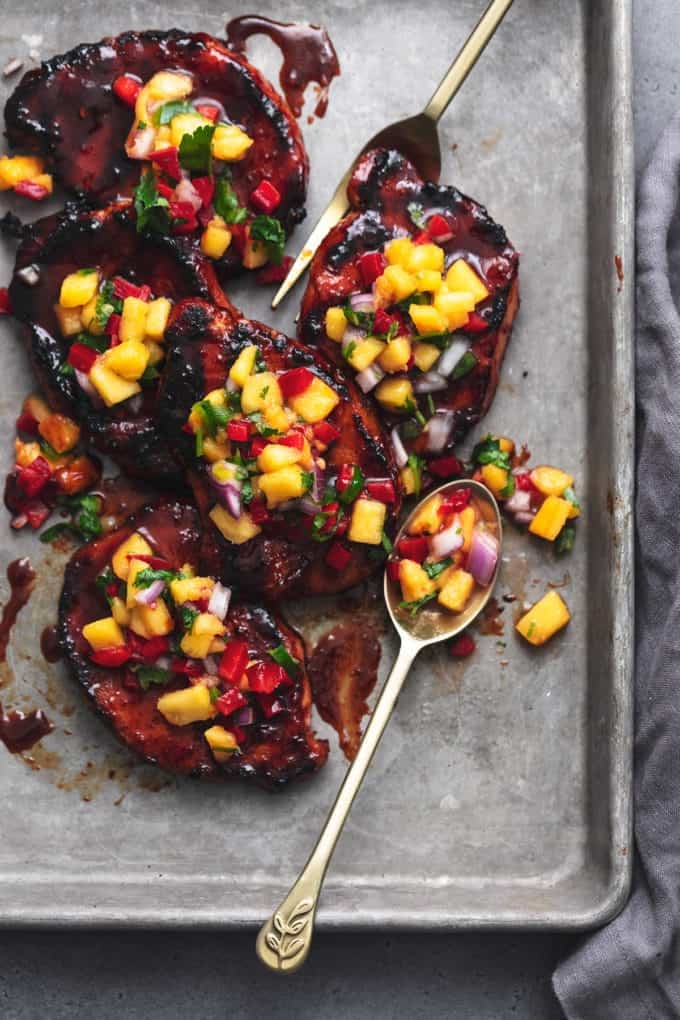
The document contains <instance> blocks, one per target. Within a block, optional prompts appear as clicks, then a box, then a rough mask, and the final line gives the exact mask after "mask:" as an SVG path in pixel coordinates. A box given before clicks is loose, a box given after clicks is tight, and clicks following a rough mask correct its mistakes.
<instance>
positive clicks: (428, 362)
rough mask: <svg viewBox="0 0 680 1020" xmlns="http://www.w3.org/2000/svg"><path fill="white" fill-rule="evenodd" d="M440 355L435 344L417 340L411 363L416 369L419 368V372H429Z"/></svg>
mask: <svg viewBox="0 0 680 1020" xmlns="http://www.w3.org/2000/svg"><path fill="white" fill-rule="evenodd" d="M441 353H442V352H441V351H440V350H439V348H438V347H437V346H436V345H435V344H428V343H425V342H424V341H423V340H419V341H418V343H417V344H416V345H415V347H414V348H413V361H414V362H415V365H416V368H419V369H420V371H421V372H429V371H430V369H431V368H432V366H433V365H434V364H435V362H436V361H438V360H439V357H440V355H441Z"/></svg>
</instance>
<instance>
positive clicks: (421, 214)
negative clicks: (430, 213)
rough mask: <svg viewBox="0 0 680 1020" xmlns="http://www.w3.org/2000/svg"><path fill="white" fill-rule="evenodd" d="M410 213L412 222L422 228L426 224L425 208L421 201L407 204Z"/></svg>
mask: <svg viewBox="0 0 680 1020" xmlns="http://www.w3.org/2000/svg"><path fill="white" fill-rule="evenodd" d="M406 208H407V210H408V214H409V216H410V217H411V222H412V223H415V225H416V226H417V227H418V228H419V229H420V230H422V229H423V227H424V226H425V210H424V209H423V207H422V205H421V204H420V202H409V204H408V205H407V206H406Z"/></svg>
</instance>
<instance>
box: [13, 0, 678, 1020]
mask: <svg viewBox="0 0 680 1020" xmlns="http://www.w3.org/2000/svg"><path fill="white" fill-rule="evenodd" d="M566 2H568V0H566ZM1 6H2V5H1V4H0V7H1ZM678 39H680V4H679V3H678V0H636V3H635V34H634V47H635V76H636V80H635V115H636V130H637V166H638V169H641V168H642V167H643V166H644V164H645V163H646V160H647V158H648V155H649V151H650V149H651V147H652V146H653V145H654V142H655V140H656V138H657V136H658V134H659V132H660V131H661V129H662V128H663V126H664V125H665V124H666V122H667V120H668V119H669V117H670V116H671V114H672V113H673V112H674V111H675V110H676V109H677V107H678V103H679V99H678V93H679V89H680V83H679V80H678V75H677V65H678V62H679V58H678V55H677V54H678V49H677V41H678ZM1 895H2V891H1V890H0V896H1ZM573 944H574V939H573V937H571V936H564V935H554V936H551V935H546V934H536V935H522V936H519V935H488V934H487V935H453V936H450V935H449V936H434V935H422V936H419V935H389V936H387V935H380V934H377V935H366V934H361V935H355V934H347V935H323V934H319V935H318V936H317V938H316V944H315V948H314V952H313V954H312V957H311V959H310V961H309V962H308V964H307V966H306V968H305V970H304V972H303V973H302V974H300V975H298V976H297V977H296V978H295V979H293V980H289V981H286V982H285V983H283V982H282V981H281V979H280V978H277V977H276V976H274V975H269V974H267V973H265V971H264V970H263V969H262V968H261V967H260V966H259V965H258V964H257V963H256V961H255V958H254V954H253V937H252V936H251V935H234V934H225V935H219V934H214V933H213V934H201V933H198V934H191V933H182V934H167V933H166V934H160V933H153V932H145V933H138V932H137V933H125V932H81V933H69V932H55V933H51V932H40V933H37V932H11V931H7V932H0V1018H1V1020H67V1018H68V1020H95V1018H96V1020H114V1018H116V1020H118V1018H121V1020H160V1018H163V1020H184V1018H185V1017H188V1016H191V1017H194V1018H196V1020H213V1018H222V1017H225V1018H227V1017H228V1018H230V1020H250V1018H258V1020H269V1018H273V1017H282V1018H285V1020H287V1018H288V1017H296V1018H299V1020H306V1018H312V1017H314V1018H315V1020H316V1018H319V1017H322V1018H323V1017H325V1018H331V1017H332V1018H337V1020H345V1018H347V1020H382V1018H394V1020H398V1018H402V1017H403V1018H406V1017H408V1018H414V1020H419V1018H426V1020H440V1018H445V1017H446V1018H454V1017H455V1018H460V1020H556V1018H560V1017H562V1016H563V1014H562V1011H561V1010H560V1008H559V1006H558V1004H557V1003H556V1001H555V998H554V996H553V994H552V990H551V986H550V975H551V972H552V969H553V967H554V965H555V962H556V961H557V960H558V959H559V958H560V956H562V955H563V954H565V953H566V952H568V951H569V949H570V947H571V946H572V945H573Z"/></svg>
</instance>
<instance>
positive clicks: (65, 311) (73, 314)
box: [54, 305, 83, 337]
mask: <svg viewBox="0 0 680 1020" xmlns="http://www.w3.org/2000/svg"><path fill="white" fill-rule="evenodd" d="M81 312H82V308H80V307H76V308H63V307H62V306H61V305H55V306H54V314H55V316H56V318H57V322H58V323H59V331H60V333H61V335H62V336H64V337H69V336H76V334H77V333H81V332H82V329H83V321H82V318H81Z"/></svg>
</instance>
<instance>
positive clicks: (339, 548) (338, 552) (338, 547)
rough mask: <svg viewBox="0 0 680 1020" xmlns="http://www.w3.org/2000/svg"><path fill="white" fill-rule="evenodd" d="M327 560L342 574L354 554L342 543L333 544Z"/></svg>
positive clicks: (330, 565)
mask: <svg viewBox="0 0 680 1020" xmlns="http://www.w3.org/2000/svg"><path fill="white" fill-rule="evenodd" d="M423 558H424V557H423ZM325 559H326V563H327V564H328V566H329V567H331V568H332V569H333V570H337V571H338V573H340V571H342V570H344V569H345V567H346V566H347V564H348V563H349V562H350V560H351V559H352V553H351V552H350V551H349V549H348V548H347V546H344V545H343V544H342V543H341V542H333V543H332V544H331V546H330V548H329V550H328V552H327V553H326V557H325Z"/></svg>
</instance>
